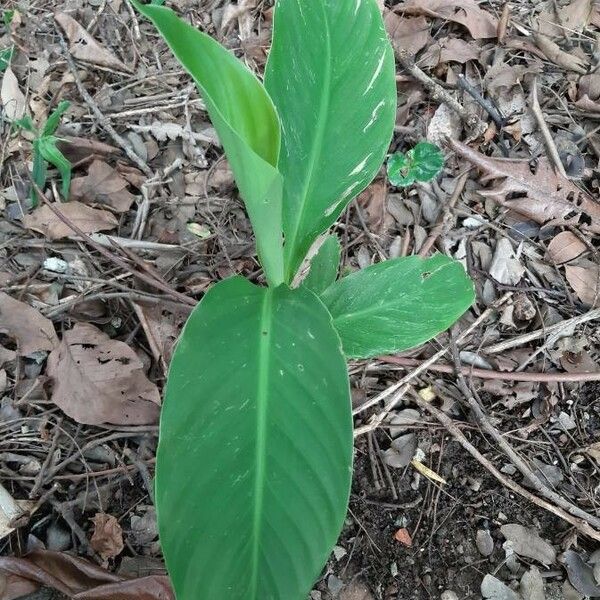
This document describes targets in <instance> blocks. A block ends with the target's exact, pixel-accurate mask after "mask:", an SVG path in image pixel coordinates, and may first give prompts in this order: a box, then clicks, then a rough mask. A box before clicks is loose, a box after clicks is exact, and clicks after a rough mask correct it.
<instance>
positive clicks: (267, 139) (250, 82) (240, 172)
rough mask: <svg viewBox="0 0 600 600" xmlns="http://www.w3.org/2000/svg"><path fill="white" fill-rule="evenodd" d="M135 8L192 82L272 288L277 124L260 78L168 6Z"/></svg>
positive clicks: (276, 246) (278, 253)
mask: <svg viewBox="0 0 600 600" xmlns="http://www.w3.org/2000/svg"><path fill="white" fill-rule="evenodd" d="M131 1H132V3H133V5H134V6H135V7H136V8H137V9H138V10H139V11H140V12H141V13H142V14H143V15H145V16H146V17H148V18H149V19H150V20H151V21H152V22H153V23H154V25H155V26H156V27H157V29H158V30H159V32H160V33H161V35H162V36H163V37H164V38H165V40H166V41H167V44H168V45H169V47H170V48H171V50H172V51H173V53H174V54H175V56H176V57H177V59H178V60H179V62H180V63H181V64H182V65H183V67H184V68H185V69H186V70H187V71H188V72H189V73H190V75H191V76H192V77H193V78H194V81H195V82H196V84H197V86H198V88H199V89H200V92H201V94H202V97H203V99H204V102H205V104H206V108H207V111H208V114H209V116H210V118H211V120H212V122H213V125H214V126H215V129H216V130H217V133H218V134H219V138H220V140H221V143H222V144H223V148H224V150H225V153H226V155H227V158H228V160H229V163H230V165H231V169H232V171H233V173H234V176H235V178H236V182H237V185H238V188H239V190H240V194H241V196H242V198H243V199H244V201H245V203H246V209H247V211H248V215H249V217H250V220H251V222H252V227H253V228H254V232H255V235H256V245H257V250H258V255H259V257H260V260H261V262H262V266H263V268H264V270H265V274H266V276H267V279H268V281H269V283H270V284H271V285H278V284H280V283H282V281H283V250H282V243H283V242H282V206H281V195H282V187H283V182H282V178H281V175H280V173H279V172H278V171H277V168H276V165H277V160H278V156H279V147H280V125H279V120H278V118H277V113H276V112H275V107H274V106H273V103H272V101H271V99H270V98H269V95H268V94H267V93H266V91H265V89H264V87H263V86H262V84H261V83H260V82H259V81H258V79H257V78H256V77H255V76H254V75H253V74H252V73H251V72H250V71H249V70H248V69H247V68H246V66H245V65H244V64H243V63H242V62H240V61H239V60H238V59H237V58H236V57H235V56H234V55H233V54H232V53H231V52H229V51H228V50H226V49H225V48H224V47H223V46H221V45H220V44H219V43H218V42H216V41H215V40H213V39H212V38H211V37H210V36H208V35H206V34H204V33H202V32H200V31H198V30H197V29H195V28H194V27H192V26H191V25H189V24H188V23H186V22H185V21H183V20H181V19H180V18H179V17H177V15H176V14H175V13H174V12H173V11H172V10H171V9H169V8H166V7H164V6H158V5H142V4H140V3H139V2H137V1H136V0H131Z"/></svg>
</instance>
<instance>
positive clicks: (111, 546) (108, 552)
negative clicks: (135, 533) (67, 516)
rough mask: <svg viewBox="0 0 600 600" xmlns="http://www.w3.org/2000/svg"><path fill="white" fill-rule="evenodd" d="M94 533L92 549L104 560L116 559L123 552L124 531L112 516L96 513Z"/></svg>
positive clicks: (91, 542) (91, 540)
mask: <svg viewBox="0 0 600 600" xmlns="http://www.w3.org/2000/svg"><path fill="white" fill-rule="evenodd" d="M92 522H93V523H94V532H93V533H92V537H91V539H90V545H91V546H92V548H93V549H94V550H95V551H96V552H97V553H98V554H99V555H100V556H101V557H102V558H103V559H104V560H108V559H109V558H114V557H115V556H118V555H119V554H121V552H123V548H124V547H125V545H124V544H123V530H122V529H121V526H120V525H119V521H117V519H116V518H115V517H113V516H112V515H107V514H106V513H96V515H94V518H93V519H92Z"/></svg>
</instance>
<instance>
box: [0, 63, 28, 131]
mask: <svg viewBox="0 0 600 600" xmlns="http://www.w3.org/2000/svg"><path fill="white" fill-rule="evenodd" d="M0 98H1V99H2V107H3V108H4V114H5V115H6V118H7V119H9V120H10V121H14V120H15V119H21V118H22V117H23V115H24V114H25V108H26V106H27V104H26V101H25V96H24V95H23V92H22V91H21V88H20V87H19V82H18V81H17V78H16V77H15V74H14V73H13V71H12V69H11V68H10V66H8V67H6V70H5V71H4V77H2V88H0Z"/></svg>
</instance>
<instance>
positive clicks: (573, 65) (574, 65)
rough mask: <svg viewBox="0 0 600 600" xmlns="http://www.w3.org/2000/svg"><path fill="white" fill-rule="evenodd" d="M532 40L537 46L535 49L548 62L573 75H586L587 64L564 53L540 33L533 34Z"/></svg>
mask: <svg viewBox="0 0 600 600" xmlns="http://www.w3.org/2000/svg"><path fill="white" fill-rule="evenodd" d="M533 39H534V40H535V43H536V44H537V47H538V48H539V49H540V50H541V51H542V52H543V53H544V55H545V56H546V58H547V59H548V60H551V61H552V62H553V63H554V64H555V65H557V66H559V67H563V68H564V69H567V70H568V71H574V72H575V73H581V74H582V75H585V74H586V73H587V66H588V65H587V62H586V61H585V60H584V59H583V58H580V57H579V56H576V55H575V54H570V53H568V52H565V51H564V50H562V49H561V48H560V46H559V45H558V44H555V43H554V42H553V41H552V40H551V39H550V38H548V37H546V36H545V35H543V34H542V33H534V34H533Z"/></svg>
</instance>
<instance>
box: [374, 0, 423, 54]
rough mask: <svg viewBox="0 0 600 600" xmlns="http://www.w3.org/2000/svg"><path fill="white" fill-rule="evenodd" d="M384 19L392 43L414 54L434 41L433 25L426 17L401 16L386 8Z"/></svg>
mask: <svg viewBox="0 0 600 600" xmlns="http://www.w3.org/2000/svg"><path fill="white" fill-rule="evenodd" d="M383 20H384V23H385V28H386V30H387V32H388V35H389V36H390V39H391V41H392V45H393V46H394V47H395V48H397V49H403V50H407V51H409V52H410V53H411V55H413V56H415V55H416V54H417V52H419V50H422V49H423V48H425V47H426V46H428V45H429V44H430V43H431V41H432V38H431V25H430V24H429V22H428V21H427V19H426V18H425V17H422V16H421V17H414V18H411V17H401V16H400V15H397V14H396V13H395V12H392V11H391V10H389V9H388V8H385V9H384V12H383Z"/></svg>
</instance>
